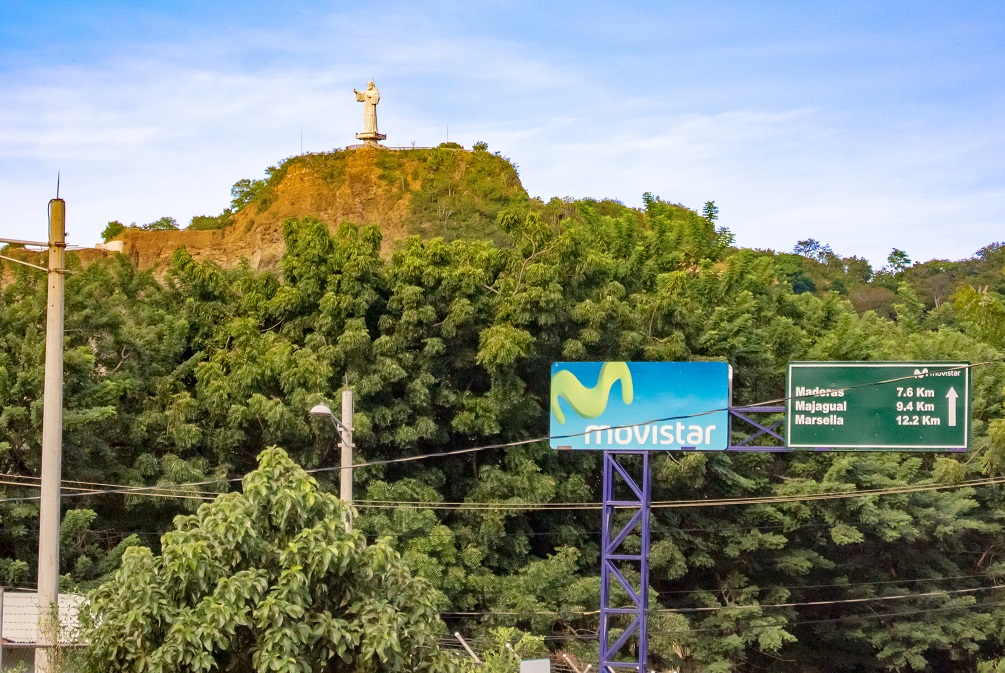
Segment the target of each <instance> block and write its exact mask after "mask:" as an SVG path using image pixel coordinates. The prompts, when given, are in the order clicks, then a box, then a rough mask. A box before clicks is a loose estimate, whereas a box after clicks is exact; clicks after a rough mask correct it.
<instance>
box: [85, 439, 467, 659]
mask: <svg viewBox="0 0 1005 673" xmlns="http://www.w3.org/2000/svg"><path fill="white" fill-rule="evenodd" d="M350 517H351V512H350V510H349V508H348V507H347V506H346V505H345V504H344V503H342V502H341V501H340V500H338V498H336V497H335V496H333V495H331V494H328V493H325V492H323V491H321V490H320V489H319V488H318V484H317V483H316V482H315V481H314V480H313V479H311V478H310V477H308V476H307V475H306V474H305V473H304V472H303V470H302V469H301V468H300V467H298V466H297V465H296V464H294V463H293V462H292V461H291V460H290V459H289V458H288V457H287V455H286V453H285V452H284V451H282V450H280V449H278V448H273V449H269V450H267V451H265V452H264V453H263V454H262V455H261V457H260V460H259V467H258V469H257V470H255V471H253V472H251V473H250V474H248V475H247V476H246V477H245V478H244V480H243V492H242V493H240V494H238V493H232V494H226V495H221V496H219V497H218V498H217V499H216V500H215V501H214V502H212V503H210V504H205V505H203V506H202V507H200V508H199V510H198V511H197V512H196V513H195V514H194V515H190V516H186V517H180V518H178V519H177V520H176V521H175V528H174V530H173V531H171V532H169V533H166V534H165V535H164V537H163V539H162V551H161V554H160V555H154V554H153V552H152V551H151V550H150V549H148V548H146V547H137V548H134V549H130V550H129V551H127V552H126V554H125V556H124V558H123V563H122V567H121V569H120V570H119V571H118V572H117V573H116V575H115V578H114V579H112V580H111V581H109V582H108V583H106V584H104V585H102V586H101V587H100V588H98V589H96V590H95V591H93V592H92V593H91V594H90V596H89V600H88V603H87V620H86V624H87V626H86V627H85V628H84V631H83V634H82V639H83V640H84V642H87V643H88V651H87V659H88V662H89V666H90V670H93V671H95V672H96V673H97V672H98V671H101V672H104V671H161V670H186V671H210V670H219V671H251V670H254V671H261V672H263V673H265V672H266V671H277V672H284V671H285V672H289V673H302V672H303V671H316V672H321V671H359V672H364V671H367V672H368V671H430V672H435V671H453V670H456V668H457V662H456V661H455V660H454V659H452V658H451V657H450V656H448V655H447V654H445V653H442V652H440V650H439V647H438V645H437V641H436V633H437V631H438V630H442V625H440V624H439V621H438V618H437V616H436V613H435V611H434V608H433V606H432V603H431V601H430V598H429V590H428V586H427V584H426V582H425V581H424V580H421V579H416V578H414V577H412V575H411V573H410V572H409V570H408V568H407V567H406V566H405V564H404V563H403V562H402V561H401V559H400V557H399V556H398V554H397V553H396V552H395V551H394V550H393V549H392V548H391V546H390V544H389V542H388V541H387V540H386V539H380V540H377V541H376V542H374V543H373V544H368V543H367V542H366V539H365V537H364V536H363V535H362V534H361V533H360V532H359V531H358V530H348V531H347V530H346V527H345V526H346V522H347V521H348V520H349V518H350Z"/></svg>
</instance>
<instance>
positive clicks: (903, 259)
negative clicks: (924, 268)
mask: <svg viewBox="0 0 1005 673" xmlns="http://www.w3.org/2000/svg"><path fill="white" fill-rule="evenodd" d="M886 265H887V268H889V269H890V271H892V272H893V273H900V272H901V271H903V270H904V269H906V268H907V267H909V266H911V258H910V256H908V254H907V253H906V252H904V251H903V250H900V249H898V248H894V249H893V251H892V252H890V254H889V255H887V257H886Z"/></svg>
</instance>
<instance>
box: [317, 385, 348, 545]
mask: <svg viewBox="0 0 1005 673" xmlns="http://www.w3.org/2000/svg"><path fill="white" fill-rule="evenodd" d="M352 415H353V400H352V391H351V390H343V391H342V418H341V420H340V419H339V418H337V417H336V416H335V414H333V413H332V410H331V409H330V408H328V405H327V404H317V405H314V407H313V408H312V409H311V416H327V417H328V419H329V420H330V421H331V422H332V425H334V426H335V429H336V430H338V433H339V448H341V449H342V457H341V460H340V461H339V467H340V469H339V477H340V479H339V498H340V499H341V500H342V501H343V502H345V503H346V504H348V505H350V506H351V505H352ZM348 528H349V521H348V520H346V529H347V530H348Z"/></svg>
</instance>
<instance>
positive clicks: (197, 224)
mask: <svg viewBox="0 0 1005 673" xmlns="http://www.w3.org/2000/svg"><path fill="white" fill-rule="evenodd" d="M233 221H234V213H233V211H231V210H230V208H226V209H224V211H223V212H222V213H220V214H219V215H216V216H210V215H194V216H193V217H192V221H191V222H190V223H189V225H188V227H187V228H188V229H191V230H192V231H208V230H214V229H224V228H226V227H229V226H230V225H231V223H233Z"/></svg>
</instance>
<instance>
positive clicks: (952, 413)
mask: <svg viewBox="0 0 1005 673" xmlns="http://www.w3.org/2000/svg"><path fill="white" fill-rule="evenodd" d="M957 397H959V395H958V394H957V393H956V388H950V389H949V392H948V393H946V399H947V400H949V427H951V428H954V427H956V398H957Z"/></svg>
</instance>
